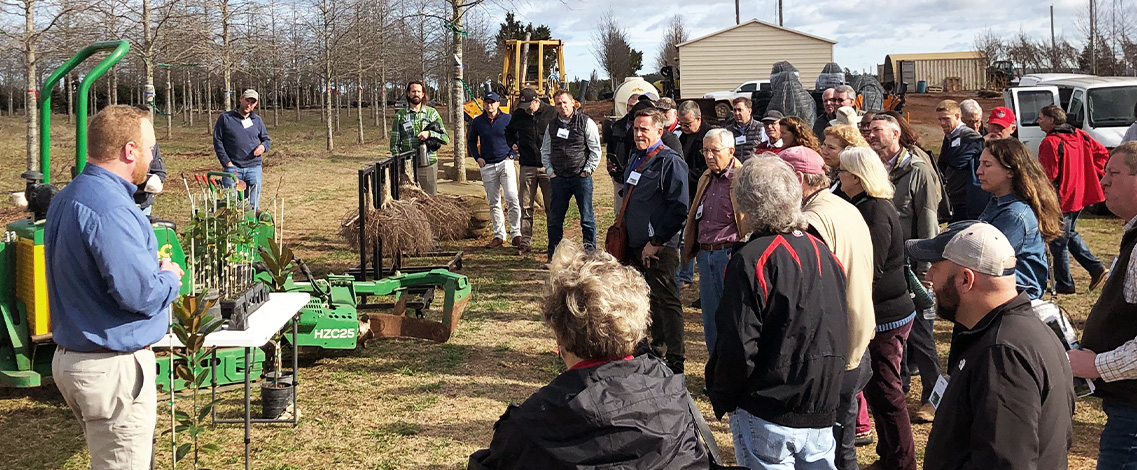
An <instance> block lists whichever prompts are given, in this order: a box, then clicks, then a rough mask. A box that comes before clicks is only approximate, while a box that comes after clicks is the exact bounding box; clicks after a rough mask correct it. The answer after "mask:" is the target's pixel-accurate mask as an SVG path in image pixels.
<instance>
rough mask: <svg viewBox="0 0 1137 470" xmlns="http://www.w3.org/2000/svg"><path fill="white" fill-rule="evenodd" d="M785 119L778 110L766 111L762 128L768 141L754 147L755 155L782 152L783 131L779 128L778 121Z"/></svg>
mask: <svg viewBox="0 0 1137 470" xmlns="http://www.w3.org/2000/svg"><path fill="white" fill-rule="evenodd" d="M783 117H784V116H782V113H781V112H780V111H778V110H776V109H771V110H769V111H766V114H765V115H763V116H762V127H763V130H764V131H765V132H766V140H763V141H762V142H761V143H759V144H758V145H756V146H754V154H755V155H761V154H762V152H771V153H778V152H779V151H781V150H782V130H781V128H779V127H778V121H779V120H781V119H782V118H783Z"/></svg>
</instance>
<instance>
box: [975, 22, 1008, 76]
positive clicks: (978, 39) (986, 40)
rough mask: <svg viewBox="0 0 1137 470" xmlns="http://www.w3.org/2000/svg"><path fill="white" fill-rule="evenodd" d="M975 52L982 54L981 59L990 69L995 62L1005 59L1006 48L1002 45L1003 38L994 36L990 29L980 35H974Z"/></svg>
mask: <svg viewBox="0 0 1137 470" xmlns="http://www.w3.org/2000/svg"><path fill="white" fill-rule="evenodd" d="M974 47H975V50H977V51H980V52H982V53H983V58H984V59H986V60H987V63H986V64H985V65H986V66H987V67H990V66H991V64H993V63H995V62H996V61H1000V60H1003V59H1004V57H1005V51H1006V48H1005V47H1004V45H1003V38H1000V37H999V35H997V34H995V32H994V31H992V30H991V28H987V29H985V30H983V32H982V33H979V34H977V35H975V42H974Z"/></svg>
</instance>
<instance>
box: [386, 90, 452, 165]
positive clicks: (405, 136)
mask: <svg viewBox="0 0 1137 470" xmlns="http://www.w3.org/2000/svg"><path fill="white" fill-rule="evenodd" d="M431 122H437V123H438V127H439V128H440V129H442V133H438V132H434V131H431V132H430V136H431V137H435V138H437V139H439V140H441V141H442V143H444V144H448V143H450V136H448V135H446V124H444V123H443V122H442V116H441V115H439V114H438V111H436V110H435V109H434V108H432V107H430V106H427V105H423V106H422V109H420V110H419V112H417V113H416V112H414V111H411V109H410V108H403V109H400V110H398V111H395V119H394V121H393V122H392V123H391V136H390V138H391V155H394V154H397V153H403V152H409V151H411V150H414V149H415V147H416V146H417V145H418V137H417V136H418V134H419V133H420V132H422V130H423V128H424V127H426V126H427V125H428V124H430V123H431ZM437 161H438V155H436V154H435V152H430V164H431V165H433V164H434V163H435V162H437Z"/></svg>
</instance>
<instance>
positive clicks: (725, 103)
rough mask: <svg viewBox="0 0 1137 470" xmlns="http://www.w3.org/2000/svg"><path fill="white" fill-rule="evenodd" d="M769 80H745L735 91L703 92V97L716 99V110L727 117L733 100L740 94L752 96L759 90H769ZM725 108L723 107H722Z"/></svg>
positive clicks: (720, 116)
mask: <svg viewBox="0 0 1137 470" xmlns="http://www.w3.org/2000/svg"><path fill="white" fill-rule="evenodd" d="M769 89H770V81H769V80H751V81H749V82H745V83H743V84H741V85H739V86H738V88H735V89H734V91H712V92H710V93H705V94H703V98H705V99H712V100H715V111H716V112H717V113H718V115H719V118H720V119H722V118H725V117H726V116H728V115H730V112H731V108H732V105H731V101H733V100H734V99H735V98H738V97H740V96H745V97H747V98H750V96H751V95H752V94H753V93H754V92H756V91H758V90H769ZM720 108H723V109H720Z"/></svg>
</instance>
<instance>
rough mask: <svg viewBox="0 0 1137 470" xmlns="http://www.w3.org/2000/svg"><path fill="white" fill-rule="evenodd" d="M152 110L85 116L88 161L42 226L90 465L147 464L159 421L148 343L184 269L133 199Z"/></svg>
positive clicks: (56, 327) (61, 355) (59, 352)
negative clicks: (168, 255) (162, 255)
mask: <svg viewBox="0 0 1137 470" xmlns="http://www.w3.org/2000/svg"><path fill="white" fill-rule="evenodd" d="M154 144H155V140H154V125H153V124H152V123H151V122H150V119H149V114H148V113H147V112H146V111H144V110H141V109H138V108H134V107H131V106H109V107H107V108H104V109H103V110H102V111H101V112H99V114H97V115H95V118H94V119H92V120H91V124H90V126H89V137H88V146H87V148H88V154H89V157H90V158H89V162H88V164H87V166H86V167H85V168H84V169H83V171H82V173H80V174H79V176H77V177H76V178H75V180H73V181H72V182H71V183H70V184H68V185H67V186H66V187H65V188H63V190H62V191H60V192H59V194H58V195H57V196H55V198H54V199H53V200H52V201H51V207H50V209H48V212H47V221H46V223H45V226H44V254H45V260H46V262H47V290H48V300H49V302H50V308H51V324H52V330H53V331H52V334H53V337H54V340H55V342H56V344H58V346H59V347H58V348H57V349H56V352H55V357H54V359H53V361H52V365H51V370H52V375H53V376H54V378H55V383H56V386H58V387H59V391H60V392H61V394H62V395H63V398H64V399H65V400H66V401H67V404H68V406H70V407H71V411H72V412H73V413H74V414H75V417H76V418H78V419H79V422H80V423H81V424H82V425H83V427H84V433H85V434H86V437H87V447H88V448H89V449H90V453H91V468H98V469H147V468H150V457H151V453H152V447H153V435H154V425H155V421H156V419H157V393H156V390H155V389H156V385H155V382H154V374H155V372H156V370H157V367H156V364H155V362H154V353H153V352H152V351H150V345H152V344H154V343H156V342H158V341H159V340H160V339H161V338H162V337H163V336H164V335H165V334H166V327H167V325H168V324H169V317H168V314H167V309H168V307H169V306H170V303H171V302H173V301H174V299H175V298H176V297H177V295H178V289H179V287H180V284H181V282H180V279H181V277H182V274H183V272H182V269H181V268H180V267H178V265H176V264H174V263H171V262H170V261H169V260H159V259H158V257H157V256H156V254H157V252H158V241H157V239H155V237H154V232H153V231H152V229H151V227H150V223H149V221H148V220H147V219H146V217H145V216H143V215H142V212H141V211H140V210H139V209H138V206H137V205H135V203H134V199H133V197H132V195H133V194H134V192H135V191H136V190H137V186H136V185H137V184H141V183H142V182H144V181H145V180H146V174H147V169H148V168H149V166H150V159H151V158H152V152H153V149H154Z"/></svg>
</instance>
